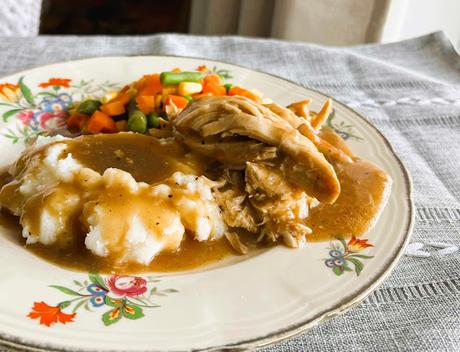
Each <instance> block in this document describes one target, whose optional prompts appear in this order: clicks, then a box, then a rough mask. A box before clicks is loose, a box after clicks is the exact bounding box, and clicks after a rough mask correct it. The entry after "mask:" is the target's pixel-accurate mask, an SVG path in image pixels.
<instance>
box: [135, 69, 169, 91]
mask: <svg viewBox="0 0 460 352" xmlns="http://www.w3.org/2000/svg"><path fill="white" fill-rule="evenodd" d="M143 78H144V79H145V84H144V85H143V86H142V88H140V89H139V93H137V95H155V94H158V93H161V91H162V89H163V86H162V85H161V82H160V75H159V74H157V73H156V74H153V75H145V76H144V77H143Z"/></svg>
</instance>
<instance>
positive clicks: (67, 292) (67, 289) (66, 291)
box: [50, 285, 82, 296]
mask: <svg viewBox="0 0 460 352" xmlns="http://www.w3.org/2000/svg"><path fill="white" fill-rule="evenodd" d="M50 287H52V288H55V289H57V290H59V291H61V292H63V293H65V294H66V295H70V296H82V295H81V294H79V293H78V292H76V291H74V290H71V289H70V288H67V287H64V286H57V285H50Z"/></svg>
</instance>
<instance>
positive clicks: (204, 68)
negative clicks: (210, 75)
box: [196, 65, 210, 72]
mask: <svg viewBox="0 0 460 352" xmlns="http://www.w3.org/2000/svg"><path fill="white" fill-rule="evenodd" d="M196 70H197V71H199V72H209V71H210V70H209V68H207V67H206V65H200V66H198V68H197V69H196Z"/></svg>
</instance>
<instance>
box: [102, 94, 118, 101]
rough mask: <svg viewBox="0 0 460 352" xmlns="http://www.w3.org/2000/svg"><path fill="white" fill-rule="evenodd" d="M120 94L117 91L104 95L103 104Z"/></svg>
mask: <svg viewBox="0 0 460 352" xmlns="http://www.w3.org/2000/svg"><path fill="white" fill-rule="evenodd" d="M117 95H118V93H117V92H110V93H107V94H106V95H104V96H103V97H102V99H101V102H102V104H105V103H108V102H109V101H111V100H112V99H114V98H115V97H116V96H117Z"/></svg>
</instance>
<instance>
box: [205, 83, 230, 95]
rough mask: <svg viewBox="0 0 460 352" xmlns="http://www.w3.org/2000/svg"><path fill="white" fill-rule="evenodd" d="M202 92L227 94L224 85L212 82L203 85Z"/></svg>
mask: <svg viewBox="0 0 460 352" xmlns="http://www.w3.org/2000/svg"><path fill="white" fill-rule="evenodd" d="M203 93H211V95H227V90H226V89H225V87H224V86H219V85H217V84H214V83H207V84H205V86H204V87H203Z"/></svg>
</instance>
